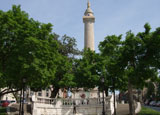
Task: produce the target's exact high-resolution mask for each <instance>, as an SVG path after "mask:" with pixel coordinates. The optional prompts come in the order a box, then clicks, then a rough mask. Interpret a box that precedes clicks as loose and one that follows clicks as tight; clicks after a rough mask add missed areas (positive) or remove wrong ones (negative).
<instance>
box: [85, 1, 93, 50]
mask: <svg viewBox="0 0 160 115" xmlns="http://www.w3.org/2000/svg"><path fill="white" fill-rule="evenodd" d="M94 22H95V17H94V15H93V11H92V10H91V8H90V2H89V1H88V3H87V9H86V11H85V13H84V16H83V23H84V48H90V49H91V50H94Z"/></svg>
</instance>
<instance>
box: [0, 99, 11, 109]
mask: <svg viewBox="0 0 160 115" xmlns="http://www.w3.org/2000/svg"><path fill="white" fill-rule="evenodd" d="M9 104H10V101H7V100H5V101H4V102H3V103H2V107H8V105H9Z"/></svg>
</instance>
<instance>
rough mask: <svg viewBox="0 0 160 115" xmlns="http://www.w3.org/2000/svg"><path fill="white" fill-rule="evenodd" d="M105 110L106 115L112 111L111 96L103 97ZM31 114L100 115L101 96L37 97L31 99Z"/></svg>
mask: <svg viewBox="0 0 160 115" xmlns="http://www.w3.org/2000/svg"><path fill="white" fill-rule="evenodd" d="M104 100H105V111H106V113H107V115H111V114H112V113H113V112H112V111H113V110H112V108H113V107H111V106H112V105H113V104H112V102H113V101H112V100H111V97H106V98H105V99H104ZM32 105H33V107H32V108H33V111H32V112H33V113H32V115H42V114H43V115H52V114H53V115H55V114H56V115H72V114H75V113H76V115H85V114H92V115H100V114H102V105H103V99H102V98H87V99H71V98H65V99H63V98H58V99H51V98H37V99H36V100H34V101H33V104H32Z"/></svg>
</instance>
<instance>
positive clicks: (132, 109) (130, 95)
mask: <svg viewBox="0 0 160 115" xmlns="http://www.w3.org/2000/svg"><path fill="white" fill-rule="evenodd" d="M132 90H133V89H132V84H131V83H130V80H128V101H129V113H130V115H135V106H134V99H133V92H132Z"/></svg>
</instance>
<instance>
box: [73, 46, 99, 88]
mask: <svg viewBox="0 0 160 115" xmlns="http://www.w3.org/2000/svg"><path fill="white" fill-rule="evenodd" d="M98 59H99V58H98V54H96V53H95V52H94V51H91V50H90V49H85V50H84V52H83V54H82V58H80V59H77V60H76V62H75V67H76V69H75V76H76V78H75V81H76V83H77V87H78V88H85V89H89V88H95V87H96V86H97V85H98V81H99V80H100V76H99V75H98V72H99V71H98V69H99V68H98V66H97V65H98V64H97V62H98Z"/></svg>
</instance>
